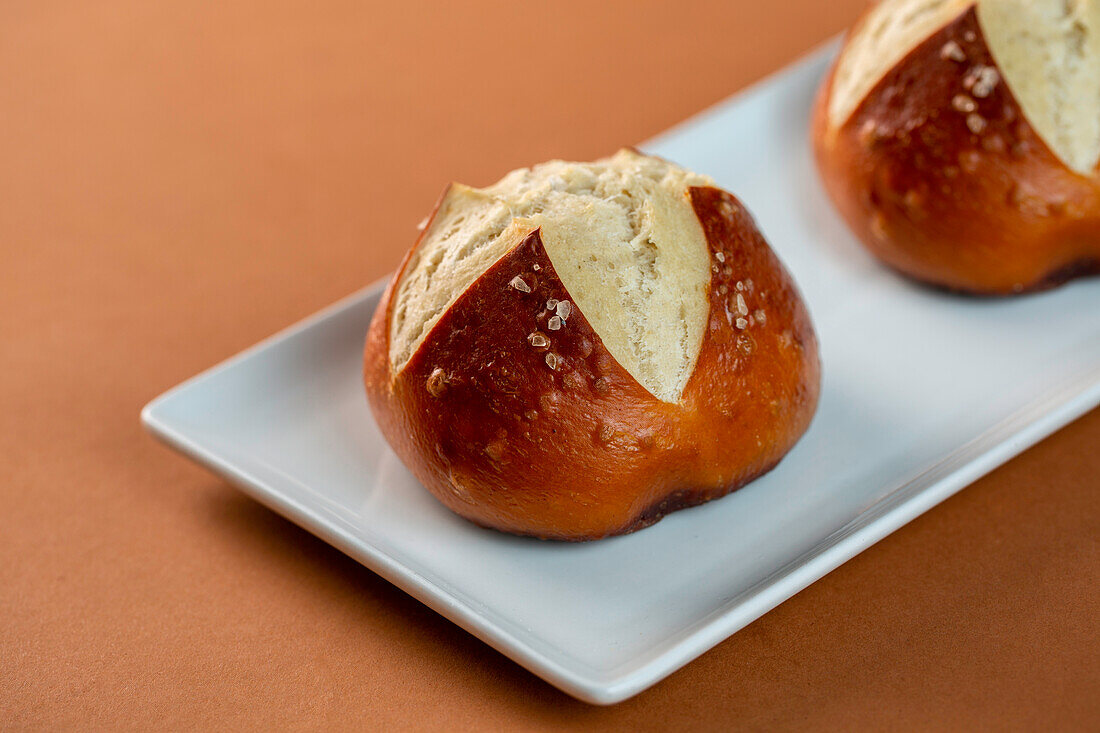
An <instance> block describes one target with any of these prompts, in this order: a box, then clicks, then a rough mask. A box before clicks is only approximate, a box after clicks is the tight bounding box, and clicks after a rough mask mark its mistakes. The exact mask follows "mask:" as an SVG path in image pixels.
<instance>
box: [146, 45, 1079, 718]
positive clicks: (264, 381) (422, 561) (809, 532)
mask: <svg viewBox="0 0 1100 733" xmlns="http://www.w3.org/2000/svg"><path fill="white" fill-rule="evenodd" d="M834 52H835V44H830V46H828V47H826V48H824V49H822V50H820V51H818V52H817V53H815V54H813V55H812V56H810V57H809V58H807V59H805V60H803V61H801V62H799V63H797V64H796V65H794V66H792V67H790V68H789V69H787V70H786V71H784V72H783V73H781V74H779V75H777V76H774V77H772V78H771V79H769V80H767V81H766V82H764V83H762V84H760V85H758V86H757V87H755V88H754V89H752V90H750V91H749V92H747V93H745V94H741V95H738V96H737V97H735V98H733V99H731V100H729V101H726V102H724V103H722V104H720V105H718V106H717V107H715V108H713V109H711V110H709V111H707V112H705V113H703V114H702V115H700V116H698V117H696V118H694V119H692V120H689V121H688V122H686V123H684V124H683V125H681V126H679V127H677V128H675V129H673V130H672V131H670V132H668V133H666V134H664V135H662V136H660V137H659V138H657V139H656V140H653V141H651V142H650V143H648V144H646V145H644V146H643V147H644V149H645V150H647V151H649V152H652V153H655V154H658V155H662V156H665V157H667V158H670V159H672V160H674V161H677V162H678V163H680V164H682V165H685V166H687V167H688V168H692V169H695V170H697V171H699V172H701V173H707V174H710V175H711V176H713V177H714V178H715V179H717V181H718V183H719V184H721V185H722V186H723V187H725V188H727V189H729V190H730V191H732V192H734V193H735V194H736V195H737V196H739V197H740V198H741V199H742V200H743V201H744V202H745V204H746V205H747V206H748V207H749V209H750V210H751V211H752V212H753V213H754V215H755V216H756V218H757V221H758V223H759V224H760V226H761V228H762V229H763V231H764V234H765V235H766V236H767V238H768V239H769V241H770V242H771V244H772V246H773V247H774V248H775V250H776V251H777V252H778V253H779V255H780V256H781V257H782V259H783V260H784V261H785V262H786V264H787V265H788V266H789V268H790V269H791V271H792V272H793V274H794V276H795V279H796V280H797V281H798V283H799V285H800V286H801V288H802V291H803V293H804V295H805V297H806V299H807V301H808V303H809V305H810V309H811V311H812V313H813V318H814V321H815V324H816V326H817V329H818V334H819V336H820V340H821V345H822V360H823V363H824V385H823V387H824V388H823V393H822V399H821V404H820V407H819V409H818V413H817V417H816V418H815V420H814V423H813V426H812V427H811V429H810V431H809V432H808V433H807V434H806V436H805V437H804V438H803V439H802V442H801V443H799V444H798V446H796V448H795V449H794V451H793V452H792V453H791V454H790V455H789V456H788V457H787V458H786V459H785V460H784V461H783V462H782V463H781V464H780V465H779V467H778V468H777V469H776V470H774V471H773V472H771V473H770V474H768V475H767V476H765V477H763V478H762V479H759V480H758V481H756V482H754V483H753V484H751V485H749V486H748V487H746V488H744V489H742V490H741V491H738V492H736V493H735V494H733V495H731V496H729V497H727V498H725V499H722V500H720V501H716V502H713V503H711V504H707V505H704V506H702V507H698V508H695V509H689V510H686V511H682V512H677V513H675V514H673V515H672V516H670V517H668V518H666V519H664V520H663V521H661V522H660V523H659V524H657V525H656V526H654V527H651V528H649V529H646V530H644V531H642V532H638V533H636V534H632V535H628V536H626V537H619V538H614V539H610V540H603V541H600V542H593V543H588V544H577V545H571V544H562V543H555V542H539V541H535V540H529V539H521V538H516V537H510V536H507V535H503V534H499V533H496V532H492V531H488V530H482V529H478V528H477V527H474V526H473V525H471V524H469V523H467V522H465V521H463V520H461V519H459V518H457V517H456V516H454V515H452V514H450V513H449V512H448V511H447V510H445V509H443V507H441V506H440V505H439V504H438V503H436V501H435V500H434V499H433V498H432V497H431V496H430V495H429V494H428V493H427V492H426V491H425V490H424V489H423V488H422V487H421V486H420V485H419V484H418V483H417V482H416V480H415V479H413V478H412V476H411V475H410V474H409V473H408V472H407V471H406V470H405V468H404V467H403V466H402V465H401V463H400V462H399V461H398V460H397V458H396V457H395V456H394V455H393V453H391V452H390V450H389V448H388V447H387V445H386V443H385V441H384V440H383V439H382V436H381V435H380V434H379V433H378V430H377V429H376V428H375V425H374V422H373V420H372V419H371V416H370V412H369V410H368V408H367V404H366V400H365V397H364V394H363V387H362V384H361V381H360V368H361V359H362V348H363V339H364V334H365V332H366V329H367V324H368V322H369V320H370V317H371V313H372V312H373V310H374V307H375V305H376V303H377V302H378V298H379V295H380V293H381V286H380V285H376V286H374V287H371V288H368V289H367V290H365V291H363V292H361V293H359V294H356V295H353V296H351V297H350V298H348V299H346V300H344V301H341V302H339V303H337V304H335V305H334V306H332V307H330V308H328V309H327V310H325V311H322V312H321V313H319V314H317V315H315V316H313V317H312V318H309V319H307V320H306V321H303V322H302V323H300V324H298V325H296V326H294V327H292V328H290V329H288V330H286V331H284V332H283V333H280V334H278V335H276V336H274V337H273V338H271V339H269V340H267V341H265V342H263V343H261V344H260V345H258V346H256V347H254V348H252V349H250V350H248V351H246V352H244V353H243V354H240V355H238V356H236V357H234V358H232V359H230V360H229V361H227V362H225V363H224V364H221V365H220V366H218V367H215V368H214V369H212V370H210V371H208V372H206V373H204V374H202V375H200V376H198V377H196V378H194V379H192V380H190V381H188V382H186V383H185V384H183V385H181V386H179V387H176V388H175V389H173V390H171V391H170V392H168V393H166V394H164V395H162V396H161V397H159V398H157V399H156V400H154V401H153V402H152V403H150V404H149V405H148V406H147V407H146V408H145V411H144V413H143V418H144V421H145V424H146V425H147V426H148V428H149V429H150V430H151V431H152V432H153V433H154V434H156V435H157V436H159V437H160V438H162V439H163V440H165V441H167V442H168V443H169V444H171V445H172V446H174V447H176V448H178V449H179V450H181V451H183V452H184V453H186V454H187V455H189V456H191V457H192V458H194V459H195V460H197V461H199V462H201V463H203V464H205V465H207V466H209V467H210V468H212V469H213V470H214V471H216V472H218V473H220V474H222V475H223V476H225V477H226V478H228V479H229V480H230V481H232V482H234V483H235V484H237V485H238V486H240V487H241V488H242V489H243V490H244V491H245V492H247V493H248V494H249V495H251V496H253V497H254V498H255V499H257V500H258V501H260V502H262V503H264V504H266V505H267V506H269V507H271V508H272V509H274V510H275V511H277V512H279V513H281V514H283V515H285V516H286V517H288V518H289V519H291V520H292V521H294V522H297V523H298V524H300V525H301V526H303V527H305V528H306V529H308V530H309V531H311V532H313V533H315V534H316V535H318V536H319V537H322V538H324V539H325V540H327V541H328V542H331V543H332V544H333V545H335V546H337V547H339V548H340V549H341V550H343V551H344V552H346V553H347V554H349V555H351V556H352V557H354V558H356V559H357V560H359V561H360V562H362V563H363V564H364V565H366V566H367V567H369V568H371V569H373V570H374V571H376V572H378V573H379V574H381V575H382V576H384V577H385V578H387V579H389V580H390V581H392V582H393V583H395V584H396V585H398V586H400V587H401V588H403V589H404V590H406V591H407V592H409V593H411V594H412V595H413V596H415V597H417V598H419V599H420V600H421V601H423V602H424V603H426V604H428V605H429V606H431V607H432V608H434V609H435V610H436V611H438V612H439V613H441V614H443V615H444V616H446V617H447V618H449V619H451V620H452V621H454V622H455V623H457V624H459V625H460V626H462V627H463V628H465V629H467V630H469V631H470V632H471V633H473V634H475V635H476V636H478V637H479V638H481V639H483V640H484V641H486V642H487V643H489V644H491V645H492V646H494V647H496V648H497V649H499V650H500V651H501V652H503V653H504V654H506V655H508V656H510V657H512V658H513V659H515V660H516V661H517V662H519V663H520V664H522V665H524V666H525V667H527V668H528V669H530V670H531V671H532V672H534V673H535V674H537V675H539V676H541V677H543V678H545V679H546V680H547V681H549V682H551V683H552V684H554V685H557V686H558V687H560V688H561V689H563V690H565V691H566V692H569V693H571V694H573V695H575V696H577V697H579V698H581V699H583V700H587V701H590V702H594V703H613V702H617V701H619V700H623V699H625V698H627V697H630V696H631V695H634V694H636V693H637V692H639V691H641V690H643V689H645V688H646V687H649V686H650V685H652V684H654V683H655V682H657V681H658V680H660V679H662V678H663V677H665V676H666V675H668V674H669V673H671V672H673V671H674V670H676V669H678V668H679V667H681V666H682V665H684V664H686V663H687V662H689V661H690V660H692V659H694V658H695V657H696V656H698V655H700V654H702V653H703V652H704V651H706V650H707V649H709V648H710V647H712V646H713V645H715V644H717V643H718V642H720V641H721V640H723V639H725V638H726V637H727V636H729V635H730V634H732V633H734V632H735V631H737V630H738V629H740V628H742V627H743V626H745V625H746V624H748V623H749V622H751V621H752V620H753V619H756V618H757V617H759V616H760V615H761V614H763V613H765V612H767V611H768V610H769V609H771V608H773V607H775V606H776V605H778V604H779V603H780V602H782V601H783V600H785V599H786V598H789V597H790V596H791V595H793V594H794V593H797V592H798V591H799V590H801V589H802V588H804V587H806V586H807V585H809V584H810V583H812V582H813V581H815V580H817V579H818V578H820V577H821V576H822V575H824V574H825V573H827V572H829V571H830V570H832V569H833V568H835V567H837V566H838V565H840V564H841V563H843V562H844V561H845V560H847V559H849V558H851V557H853V556H854V555H855V554H857V553H858V552H860V551H861V550H863V549H864V548H866V547H868V546H869V545H871V544H872V543H874V542H876V541H877V540H879V539H881V538H882V537H884V536H885V535H887V534H889V533H890V532H892V531H894V530H895V529H897V528H898V527H900V526H901V525H903V524H905V523H906V522H908V521H909V520H911V519H913V518H914V517H916V516H917V515H919V514H921V513H922V512H924V511H926V510H927V509H929V508H930V507H932V506H934V505H935V504H937V503H938V502H940V501H942V500H943V499H945V498H946V497H948V496H950V495H951V494H953V493H954V492H956V491H958V490H959V489H960V488H962V487H963V486H965V485H966V484H968V483H969V482H971V481H973V480H974V479H975V478H977V477H978V476H980V475H982V474H983V473H985V472H987V471H989V470H990V469H992V468H993V467H995V466H997V465H998V464H1000V463H1002V462H1004V461H1005V460H1007V459H1008V458H1010V457H1011V456H1013V455H1015V454H1016V453H1018V452H1020V451H1021V450H1023V449H1024V448H1025V447H1027V446H1029V445H1031V444H1033V443H1035V442H1036V441H1038V440H1039V439H1041V438H1042V437H1044V436H1046V435H1048V434H1049V433H1051V432H1053V431H1054V430H1055V429H1057V428H1058V427H1060V426H1062V425H1064V424H1065V423H1067V422H1069V421H1070V420H1072V419H1073V418H1075V417H1077V416H1078V415H1081V414H1083V413H1084V412H1086V411H1087V410H1089V409H1090V408H1092V407H1093V406H1094V405H1096V404H1097V403H1098V402H1100V280H1091V281H1084V282H1078V283H1074V284H1071V285H1070V286H1068V287H1065V288H1062V289H1059V290H1056V291H1054V292H1050V293H1045V294H1041V295H1035V296H1029V297H1023V298H1017V299H1003V300H975V299H966V298H959V297H953V296H949V295H944V294H941V293H937V292H932V291H929V290H925V289H922V288H919V287H914V286H912V285H910V284H909V283H907V282H905V281H903V280H902V279H900V278H898V277H896V276H895V275H893V274H891V273H890V272H888V271H886V270H885V269H883V268H882V267H879V266H878V265H876V264H875V263H874V262H873V261H872V260H871V259H870V258H869V257H868V255H867V254H865V253H864V251H863V250H862V249H861V248H860V247H859V246H858V245H857V244H856V242H855V241H854V240H853V239H852V237H851V236H850V235H849V234H848V232H847V231H846V230H845V228H844V226H843V225H842V224H841V222H840V221H839V219H838V218H837V217H836V215H835V214H834V213H833V212H832V210H831V209H830V207H829V205H828V204H827V202H826V200H825V198H824V196H823V194H822V191H821V189H820V187H819V185H818V182H817V177H816V175H815V172H814V169H813V166H812V163H811V159H810V154H809V149H808V148H809V146H808V143H807V131H806V120H807V115H808V112H809V106H810V100H811V97H812V95H813V93H814V90H815V88H816V86H817V82H818V81H819V79H820V78H821V76H822V74H823V73H824V70H825V68H826V66H827V63H828V61H829V60H830V58H831V56H832V54H833V53H834ZM685 558H690V562H684V560H685Z"/></svg>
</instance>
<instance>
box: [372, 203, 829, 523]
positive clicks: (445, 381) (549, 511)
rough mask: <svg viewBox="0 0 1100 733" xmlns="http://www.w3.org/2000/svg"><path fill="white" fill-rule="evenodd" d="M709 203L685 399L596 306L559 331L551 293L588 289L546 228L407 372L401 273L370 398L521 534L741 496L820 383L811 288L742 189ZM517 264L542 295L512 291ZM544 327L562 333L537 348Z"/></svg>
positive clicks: (460, 309)
mask: <svg viewBox="0 0 1100 733" xmlns="http://www.w3.org/2000/svg"><path fill="white" fill-rule="evenodd" d="M691 199H692V205H693V207H694V210H695V212H696V215H697V216H698V217H699V220H700V222H701V223H702V225H703V229H704V231H705V232H706V235H707V240H708V244H709V246H710V248H711V252H712V255H713V256H712V263H713V267H712V277H711V282H710V291H709V297H710V319H709V323H708V327H707V332H706V335H705V336H704V339H703V344H702V348H701V351H700V354H699V358H698V362H697V366H696V369H695V372H694V373H693V375H692V377H691V379H690V380H689V381H688V384H687V386H686V388H685V390H684V394H683V397H682V399H681V401H680V402H679V403H676V404H673V403H666V402H662V401H660V400H658V399H657V398H655V397H654V396H653V395H652V394H651V393H650V392H648V391H647V390H646V389H645V388H643V387H642V386H641V385H640V384H638V382H637V381H635V380H634V378H633V377H631V376H630V374H628V373H627V372H626V371H625V370H624V369H623V368H622V367H621V366H620V365H619V364H618V363H617V362H616V361H615V359H614V358H613V357H612V356H611V355H610V353H608V351H607V350H606V348H605V347H604V345H603V343H602V341H601V340H600V338H599V336H597V335H596V333H595V332H594V331H593V330H592V327H591V326H590V325H589V323H588V321H587V320H586V319H585V317H584V314H583V313H581V312H579V311H577V310H574V312H573V313H572V314H571V315H570V317H569V318H568V320H567V323H566V326H565V327H563V328H561V329H559V330H556V331H550V330H548V329H547V328H546V325H545V324H546V321H547V319H548V318H549V317H550V316H551V315H553V314H552V313H551V312H550V311H548V310H547V308H546V305H545V304H546V301H547V300H548V299H551V298H554V299H557V300H566V299H570V296H569V294H568V293H567V292H566V290H565V288H564V286H563V285H562V284H561V281H560V280H559V279H558V277H557V274H556V273H555V271H554V268H553V265H552V264H551V262H550V259H549V258H548V257H547V255H546V252H545V251H544V249H543V246H542V240H541V238H540V234H539V232H538V231H537V230H536V231H534V232H532V233H530V234H529V235H528V236H527V237H526V238H525V239H524V240H523V241H522V242H521V243H520V244H519V245H517V246H516V247H515V248H514V249H512V250H511V251H510V252H509V253H508V254H507V255H505V256H504V257H503V258H502V259H501V260H499V261H498V262H497V263H496V264H494V265H493V266H492V267H491V268H490V269H489V270H488V271H486V272H485V273H484V274H483V275H482V276H481V277H479V278H478V279H477V280H476V281H475V282H474V283H472V284H471V285H470V287H469V288H468V289H467V290H466V291H465V292H464V293H463V294H462V295H461V296H460V297H459V299H458V300H457V301H456V302H455V303H454V305H453V306H452V307H451V308H450V309H449V310H448V311H447V313H446V314H444V316H443V317H442V318H441V319H440V320H439V321H438V323H436V325H435V327H434V328H433V329H432V331H431V333H429V334H428V336H427V337H426V339H425V340H424V341H423V343H422V344H421V345H420V347H419V348H418V350H417V352H416V353H415V354H414V355H413V357H412V358H411V359H410V360H409V362H408V364H407V365H406V366H405V368H404V369H403V370H402V371H401V372H400V373H398V374H394V373H392V369H391V367H390V362H389V359H388V358H387V354H388V324H389V322H390V311H391V308H392V307H393V304H392V295H393V286H392V284H391V286H390V288H388V289H387V291H386V294H385V295H384V296H383V299H382V302H381V303H380V304H379V307H378V310H377V311H376V313H375V317H374V320H373V322H372V324H371V329H370V333H369V336H368V341H367V348H366V357H365V367H364V373H365V383H366V388H367V395H368V398H369V400H370V404H371V409H372V411H373V413H374V415H375V418H376V419H377V421H378V424H379V426H380V427H381V430H382V433H383V434H384V435H385V436H386V438H387V439H388V440H389V442H390V445H391V446H392V447H393V449H394V451H395V452H396V453H397V454H398V456H400V457H401V459H402V460H403V461H404V462H405V465H406V466H408V467H409V469H410V470H411V471H412V472H413V473H414V474H415V475H416V477H417V478H418V479H419V480H420V481H421V483H423V484H424V485H425V486H426V487H427V488H428V489H429V490H430V491H431V492H432V493H433V494H434V495H435V496H436V497H437V498H438V499H439V500H440V501H441V502H442V503H443V504H445V505H446V506H447V507H449V508H450V509H452V510H453V511H455V512H457V513H458V514H460V515H462V516H464V517H466V518H468V519H470V520H472V521H474V522H476V523H478V524H480V525H483V526H488V527H493V528H496V529H501V530H504V531H508V532H514V533H517V534H526V535H533V536H536V537H542V538H552V539H562V540H590V539H596V538H600V537H605V536H608V535H613V534H621V533H624V532H630V531H633V530H636V529H639V528H641V527H644V526H647V525H649V524H652V523H653V522H655V521H657V520H658V519H660V517H661V516H663V515H664V514H666V513H668V512H670V511H673V510H675V509H678V508H681V507H684V506H691V505H694V504H698V503H701V502H704V501H708V500H710V499H713V498H716V497H719V496H722V495H724V494H727V493H729V492H730V491H733V490H734V489H736V488H739V487H740V486H742V485H744V484H745V483H747V482H749V481H751V480H752V479H753V478H755V477H757V476H759V475H761V474H762V473H765V472H766V471H768V470H770V469H771V468H772V467H773V466H774V465H775V464H776V463H778V461H779V460H780V458H782V456H783V455H784V454H786V453H787V451H789V450H790V448H791V447H792V446H793V445H794V443H795V442H796V441H797V440H798V439H799V437H801V435H802V434H803V433H804V432H805V430H806V428H807V427H808V426H809V423H810V420H811V418H812V416H813V413H814V410H815V408H816V404H817V397H818V388H819V381H820V367H819V363H818V355H817V342H816V339H815V336H814V332H813V328H812V326H811V324H810V320H809V316H808V314H807V312H806V309H805V307H804V305H803V304H802V301H801V298H800V297H799V295H798V292H797V290H796V289H795V287H794V284H793V282H792V281H791V279H790V277H789V276H788V275H787V273H786V272H785V270H784V269H783V267H782V265H781V264H780V263H779V261H778V259H777V258H776V257H775V255H774V254H773V253H772V252H771V250H770V249H769V248H768V246H767V245H766V243H765V242H764V240H763V238H762V237H761V236H760V234H759V232H758V231H757V230H756V227H755V225H754V223H753V222H752V219H751V217H750V216H749V215H748V213H747V212H746V211H745V210H744V208H743V207H742V206H741V205H740V203H739V202H738V201H737V200H736V199H735V198H733V197H732V196H730V195H729V194H727V193H725V192H722V191H719V190H717V189H713V188H693V189H691ZM718 253H721V254H720V256H718ZM536 265H537V267H536ZM517 275H518V276H520V277H521V278H522V279H523V280H524V282H525V283H526V284H527V285H528V286H529V287H530V292H522V291H521V290H517V289H516V288H514V287H511V286H510V283H511V281H512V279H513V278H515V277H516V276H517ZM399 277H400V270H399V271H398V274H397V275H396V276H395V281H396V280H397V279H398V278H399ZM738 278H741V279H740V280H738ZM739 282H740V289H739V287H738V283H739ZM738 295H740V296H741V301H739V300H738ZM761 315H763V318H760V316H761ZM738 319H743V320H742V321H740V322H739V321H738ZM739 325H740V326H741V327H739ZM535 332H538V333H541V334H544V335H546V336H547V337H548V338H549V340H550V344H549V345H548V346H543V345H541V344H542V341H541V339H534V341H535V345H532V343H531V340H530V339H529V336H530V335H531V334H532V333H535ZM548 355H553V356H552V357H551V358H550V363H548V360H547V359H548ZM551 364H552V365H553V366H554V367H555V368H552V366H551Z"/></svg>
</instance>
